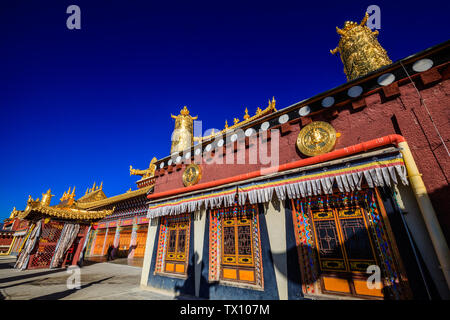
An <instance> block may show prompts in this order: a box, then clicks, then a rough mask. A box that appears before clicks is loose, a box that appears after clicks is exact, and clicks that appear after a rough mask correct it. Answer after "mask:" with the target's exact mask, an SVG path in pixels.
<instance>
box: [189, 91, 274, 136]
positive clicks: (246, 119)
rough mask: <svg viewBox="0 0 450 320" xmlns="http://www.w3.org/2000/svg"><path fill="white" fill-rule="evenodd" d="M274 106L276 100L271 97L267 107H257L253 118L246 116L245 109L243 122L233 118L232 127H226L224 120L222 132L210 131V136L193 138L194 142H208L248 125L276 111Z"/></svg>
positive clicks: (246, 111)
mask: <svg viewBox="0 0 450 320" xmlns="http://www.w3.org/2000/svg"><path fill="white" fill-rule="evenodd" d="M275 104H276V100H275V97H272V101H271V100H270V99H269V104H268V105H267V107H266V108H265V109H264V110H262V109H261V108H260V107H258V108H257V109H256V113H255V115H254V116H251V117H250V115H249V114H248V109H247V108H245V115H244V120H242V121H239V119H238V118H234V119H233V122H234V124H233V125H232V126H229V125H228V121H227V120H225V128H224V129H223V130H222V131H219V132H217V133H214V131H212V133H211V134H209V135H207V136H203V137H194V141H198V142H202V141H203V140H208V139H210V138H214V137H215V136H219V135H221V134H223V133H225V132H227V131H228V130H233V129H236V128H237V127H240V126H242V125H244V124H246V123H249V122H251V121H253V120H255V119H257V118H259V117H262V116H264V115H266V114H268V113H270V112H272V111H277V109H276V108H275Z"/></svg>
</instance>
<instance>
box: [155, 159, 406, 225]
mask: <svg viewBox="0 0 450 320" xmlns="http://www.w3.org/2000/svg"><path fill="white" fill-rule="evenodd" d="M397 177H399V178H400V181H401V182H402V183H403V184H404V185H407V184H408V179H407V175H406V168H405V164H404V162H403V158H402V155H401V154H400V153H395V154H392V153H391V154H389V155H377V156H376V157H370V158H365V159H358V160H349V161H347V162H341V163H339V164H333V165H331V164H330V165H324V166H322V167H320V168H317V169H310V170H304V171H303V172H300V173H291V174H284V175H279V176H276V177H270V178H267V179H264V180H259V181H254V182H250V183H243V184H241V185H239V186H233V187H229V188H227V189H222V190H215V191H210V192H204V193H201V194H194V195H189V196H185V197H181V198H175V199H170V200H166V201H164V200H163V201H160V202H156V203H152V204H150V206H149V208H148V212H147V217H148V218H154V217H159V216H165V215H176V214H181V213H187V212H194V211H196V210H198V209H200V207H201V206H202V205H205V208H207V209H214V208H218V207H221V206H232V205H234V204H235V200H236V194H237V195H238V204H239V205H244V204H245V203H246V202H247V200H248V201H249V203H250V204H255V203H265V202H269V201H270V200H271V199H272V196H273V193H274V192H275V194H276V196H277V197H278V199H279V200H282V201H283V200H285V199H296V198H303V197H308V196H317V195H321V194H331V193H332V192H333V188H335V187H337V188H338V189H339V191H340V192H351V191H355V190H361V185H362V183H363V179H364V180H365V181H366V183H367V185H368V187H369V188H374V187H383V186H391V185H393V184H397V183H398V178H397Z"/></svg>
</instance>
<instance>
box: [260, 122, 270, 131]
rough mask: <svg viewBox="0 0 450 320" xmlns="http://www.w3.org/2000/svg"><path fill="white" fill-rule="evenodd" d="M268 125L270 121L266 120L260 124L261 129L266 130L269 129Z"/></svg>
mask: <svg viewBox="0 0 450 320" xmlns="http://www.w3.org/2000/svg"><path fill="white" fill-rule="evenodd" d="M269 127H270V123H269V122H267V121H266V122H264V123H263V124H262V125H261V130H263V131H266V130H267V129H269Z"/></svg>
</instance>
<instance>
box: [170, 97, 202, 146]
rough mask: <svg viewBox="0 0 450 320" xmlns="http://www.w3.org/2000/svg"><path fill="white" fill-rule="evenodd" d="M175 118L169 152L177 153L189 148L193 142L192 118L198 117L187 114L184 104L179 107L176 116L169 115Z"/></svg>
mask: <svg viewBox="0 0 450 320" xmlns="http://www.w3.org/2000/svg"><path fill="white" fill-rule="evenodd" d="M170 116H171V117H172V118H173V119H175V130H174V131H173V134H172V147H171V148H170V153H171V154H173V153H177V152H181V151H184V150H186V149H189V148H190V147H191V146H192V145H193V144H194V120H196V119H197V118H198V117H197V116H195V117H192V116H191V115H189V110H188V108H187V107H186V106H184V108H183V109H181V111H180V114H179V115H178V116H174V115H173V114H171V115H170Z"/></svg>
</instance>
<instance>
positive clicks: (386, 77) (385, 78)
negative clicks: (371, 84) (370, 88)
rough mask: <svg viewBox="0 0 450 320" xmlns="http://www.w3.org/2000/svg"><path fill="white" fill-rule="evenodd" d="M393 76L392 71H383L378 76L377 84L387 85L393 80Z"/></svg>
mask: <svg viewBox="0 0 450 320" xmlns="http://www.w3.org/2000/svg"><path fill="white" fill-rule="evenodd" d="M394 80H395V76H394V75H393V74H392V73H385V74H382V75H381V76H379V77H378V80H377V82H378V84H379V85H380V86H388V85H390V84H391V83H392V82H394Z"/></svg>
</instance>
